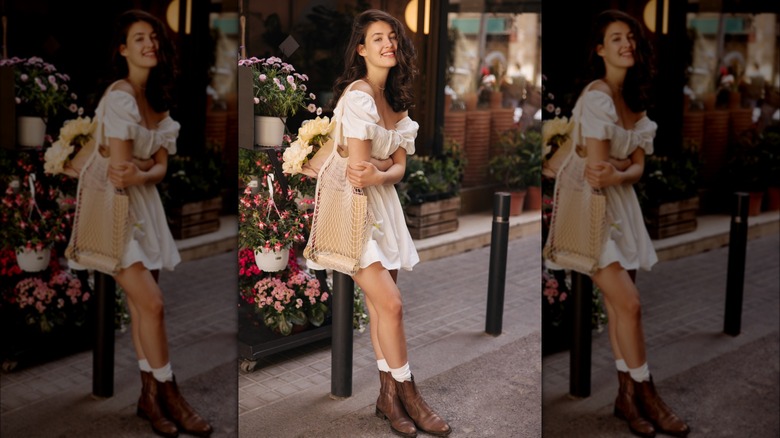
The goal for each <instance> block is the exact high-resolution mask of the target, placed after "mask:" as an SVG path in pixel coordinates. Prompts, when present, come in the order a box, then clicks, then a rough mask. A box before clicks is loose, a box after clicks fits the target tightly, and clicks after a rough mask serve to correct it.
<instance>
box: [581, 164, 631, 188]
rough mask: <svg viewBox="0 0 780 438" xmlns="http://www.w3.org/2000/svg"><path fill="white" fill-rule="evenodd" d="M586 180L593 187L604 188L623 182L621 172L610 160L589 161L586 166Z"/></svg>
mask: <svg viewBox="0 0 780 438" xmlns="http://www.w3.org/2000/svg"><path fill="white" fill-rule="evenodd" d="M585 180H586V181H587V182H588V184H590V185H591V187H593V188H596V189H602V188H604V187H609V186H614V185H618V184H621V183H622V179H621V178H620V172H619V171H618V170H617V169H615V166H613V165H612V163H610V162H609V161H599V162H596V163H592V164H591V163H588V164H587V165H586V166H585Z"/></svg>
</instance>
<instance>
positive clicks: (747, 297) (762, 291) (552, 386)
mask: <svg viewBox="0 0 780 438" xmlns="http://www.w3.org/2000/svg"><path fill="white" fill-rule="evenodd" d="M778 248H780V236H779V235H777V234H775V235H771V236H765V237H761V238H758V239H754V240H751V241H749V242H748V247H747V263H746V270H745V285H744V302H743V312H742V331H741V333H740V334H739V335H738V336H736V337H732V336H729V335H726V334H723V315H724V312H725V290H726V278H727V268H726V267H727V260H728V247H723V248H718V249H715V250H712V251H709V252H705V253H701V254H696V255H692V256H688V257H684V258H681V259H677V260H674V261H668V262H660V263H659V264H658V265H656V266H655V267H654V268H653V270H652V272H649V273H645V272H640V273H639V276H638V279H637V285H638V288H639V291H640V294H641V296H642V303H643V322H644V327H645V337H646V340H647V350H648V364H649V366H650V371H651V373H652V374H653V376H654V379H655V381H656V383H657V384H658V386H659V387H660V388H663V389H664V390H662V392H661V394H662V395H663V394H666V393H669V396H670V400H669V402H670V404H671V405H672V406H679V407H680V408H681V411H682V412H685V413H686V418H688V419H689V421H691V423H692V424H696V425H698V428H699V430H700V431H703V430H705V429H702V427H703V426H704V425H705V424H709V421H710V420H714V419H716V418H717V415H718V413H717V411H709V410H708V409H717V408H718V407H719V405H718V404H717V403H714V402H712V403H711V404H710V405H709V406H705V405H701V406H700V403H701V400H700V397H699V396H700V395H701V393H702V391H703V389H701V388H709V390H711V391H715V394H719V395H722V396H725V395H726V394H731V393H732V391H733V392H734V394H737V393H739V394H742V395H745V394H746V393H747V392H749V391H748V389H749V388H750V387H751V386H752V385H754V381H753V378H751V377H750V376H751V375H755V376H764V377H756V378H758V379H760V380H761V381H762V382H763V383H764V384H765V385H767V386H768V387H769V388H770V389H771V391H776V389H777V388H780V374H778V372H777V371H776V362H773V361H768V362H767V361H764V360H759V359H757V360H751V359H750V358H751V355H750V354H751V352H752V351H753V350H761V351H763V349H764V348H763V345H764V344H765V343H770V344H771V343H773V342H777V341H776V339H777V337H776V335H777V333H778V331H779V330H780V255H779V254H778ZM759 340H763V341H762V342H763V343H762V342H759ZM592 347H593V358H592V361H591V363H592V373H591V380H592V382H591V395H590V396H589V397H587V398H584V399H572V398H571V397H570V396H569V394H568V391H569V353H568V351H565V352H560V353H555V354H552V355H548V356H546V357H544V358H543V384H544V395H543V411H544V418H545V422H544V435H545V437H547V436H552V437H557V436H561V437H564V436H572V435H570V433H572V432H573V431H577V432H578V433H583V434H587V436H618V435H616V434H614V433H613V432H614V431H616V430H617V431H620V434H622V435H625V433H626V429H625V428H624V427H623V425H622V423H621V422H620V421H619V420H617V419H615V418H614V417H611V416H610V415H608V414H610V412H611V406H612V403H613V401H614V397H615V395H616V393H617V378H616V374H615V369H614V359H613V358H612V354H611V350H610V346H609V339H608V336H607V333H606V331H605V332H603V333H600V334H597V335H595V336H594V339H593V344H592ZM771 349H774V351H777V345H773V346H771V348H770V350H771ZM737 352H739V353H737ZM770 353H771V351H770ZM756 354H759V356H760V357H765V356H766V354H769V353H767V352H760V351H756ZM740 357H742V358H744V360H739V358H740ZM759 368H760V369H759ZM773 369H774V370H775V371H774V372H772V373H769V374H766V372H768V371H772V370H773ZM692 370H698V371H692ZM726 376H729V377H726ZM693 377H696V378H695V379H693V380H692V381H691V383H688V382H687V380H688V379H692V378H693ZM700 386H701V388H700ZM772 388H774V389H772ZM746 391H747V392H746ZM771 391H770V393H771ZM770 395H771V394H770ZM735 396H736V395H735ZM762 397H763V398H759V399H756V400H754V399H752V398H751V397H748V396H745V397H744V398H743V399H740V403H741V404H742V406H743V407H742V408H740V409H746V410H747V409H751V406H752V407H753V408H755V409H756V410H757V411H758V412H765V410H766V409H773V412H774V413H775V415H774V416H772V417H771V418H769V417H761V418H763V420H761V419H758V418H757V417H756V416H749V417H746V418H750V419H751V420H750V421H757V422H758V423H752V424H755V425H756V426H758V425H764V426H766V427H769V428H772V427H776V424H777V421H776V420H777V415H776V413H777V412H779V411H780V399H778V398H777V397H774V398H772V397H771V396H769V395H766V394H765V395H764V396H762ZM766 403H769V406H768V407H767V406H766ZM697 406H700V407H698V408H697ZM745 412H746V411H745ZM730 418H731V417H730ZM746 421H747V420H746ZM746 421H744V422H739V423H738V424H746ZM569 422H571V423H572V424H576V425H578V426H577V427H575V426H571V427H569V426H568V425H567V424H568V423H569ZM694 430H695V429H694ZM706 430H710V431H712V430H711V429H706ZM725 430H727V429H722V430H721V431H720V432H718V433H717V434H716V435H709V434H694V433H692V434H691V435H690V436H778V435H777V433H774V434H769V435H763V434H756V435H750V434H747V435H741V434H738V435H727V434H723V433H725ZM750 430H759V429H758V428H757V427H751V428H750ZM775 430H776V429H775ZM615 433H617V432H615ZM583 436H585V435H583Z"/></svg>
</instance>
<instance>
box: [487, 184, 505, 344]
mask: <svg viewBox="0 0 780 438" xmlns="http://www.w3.org/2000/svg"><path fill="white" fill-rule="evenodd" d="M510 197H511V195H510V194H509V193H506V192H497V193H496V194H495V195H494V196H493V230H492V233H491V235H490V270H489V271H488V299H487V315H486V319H485V333H487V334H490V335H493V336H498V335H500V334H501V327H502V324H503V316H504V287H505V284H506V253H507V245H508V242H509V200H510Z"/></svg>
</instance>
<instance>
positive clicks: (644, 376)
mask: <svg viewBox="0 0 780 438" xmlns="http://www.w3.org/2000/svg"><path fill="white" fill-rule="evenodd" d="M628 372H629V373H631V378H632V379H634V381H635V382H649V381H650V368H648V366H647V362H645V363H643V364H642V366H640V367H639V368H629V369H628Z"/></svg>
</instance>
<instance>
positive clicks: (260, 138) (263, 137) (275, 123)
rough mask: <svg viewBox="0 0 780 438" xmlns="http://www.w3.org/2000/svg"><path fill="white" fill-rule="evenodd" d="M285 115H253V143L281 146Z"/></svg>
mask: <svg viewBox="0 0 780 438" xmlns="http://www.w3.org/2000/svg"><path fill="white" fill-rule="evenodd" d="M286 121H287V117H267V116H255V144H257V145H260V146H281V145H282V137H284V123H285V122H286Z"/></svg>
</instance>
